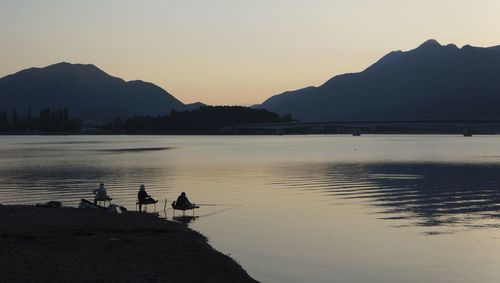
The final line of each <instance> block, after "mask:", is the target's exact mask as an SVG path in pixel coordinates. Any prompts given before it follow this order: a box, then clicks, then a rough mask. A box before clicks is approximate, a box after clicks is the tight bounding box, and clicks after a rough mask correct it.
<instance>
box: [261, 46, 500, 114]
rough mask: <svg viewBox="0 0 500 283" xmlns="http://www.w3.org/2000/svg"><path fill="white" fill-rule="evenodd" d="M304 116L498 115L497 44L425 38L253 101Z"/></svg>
mask: <svg viewBox="0 0 500 283" xmlns="http://www.w3.org/2000/svg"><path fill="white" fill-rule="evenodd" d="M257 107H260V108H265V109H267V110H269V111H273V112H276V113H278V114H280V115H285V114H288V113H291V114H292V115H293V117H294V118H297V119H299V120H302V121H333V120H337V121H338V120H400V119H410V120H419V119H500V46H494V47H489V48H480V47H472V46H469V45H466V46H464V47H462V48H458V47H457V46H455V45H453V44H449V45H445V46H443V45H441V44H439V43H438V42H437V41H435V40H429V41H426V42H425V43H423V44H422V45H420V46H419V47H418V48H416V49H414V50H411V51H407V52H402V51H394V52H391V53H389V54H387V55H386V56H384V57H383V58H381V59H380V60H379V61H378V62H376V63H375V64H373V65H371V66H370V67H368V68H367V69H366V70H364V71H362V72H360V73H351V74H343V75H339V76H335V77H333V78H332V79H330V80H328V81H327V82H326V83H324V84H323V85H321V86H319V87H308V88H304V89H300V90H296V91H289V92H285V93H282V94H279V95H276V96H273V97H271V98H269V99H268V100H266V101H265V102H264V103H262V104H261V105H259V106H257Z"/></svg>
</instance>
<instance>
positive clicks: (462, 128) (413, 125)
mask: <svg viewBox="0 0 500 283" xmlns="http://www.w3.org/2000/svg"><path fill="white" fill-rule="evenodd" d="M339 127H340V128H344V129H345V128H351V129H352V131H353V134H355V133H360V132H361V130H362V129H375V128H380V127H386V128H387V127H392V128H404V129H440V130H443V131H444V132H446V131H448V132H454V133H463V134H464V135H470V134H472V133H473V132H475V131H479V130H480V129H481V130H483V131H484V130H485V129H486V130H487V131H488V133H494V132H495V133H496V132H500V120H497V119H463V120H452V119H450V120H350V121H326V122H288V123H257V124H238V125H232V126H230V127H229V128H228V131H231V132H235V133H238V132H251V131H259V130H267V131H274V132H275V133H283V132H285V131H287V130H288V131H290V130H294V129H310V130H316V131H321V130H324V129H327V128H339ZM436 132H439V131H436Z"/></svg>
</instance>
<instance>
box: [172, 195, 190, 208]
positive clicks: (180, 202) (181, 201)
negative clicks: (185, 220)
mask: <svg viewBox="0 0 500 283" xmlns="http://www.w3.org/2000/svg"><path fill="white" fill-rule="evenodd" d="M172 206H175V207H178V208H191V207H193V204H192V203H191V202H190V201H189V200H188V198H187V197H186V193H185V192H182V193H181V195H180V196H179V197H178V198H177V201H175V203H173V204H172Z"/></svg>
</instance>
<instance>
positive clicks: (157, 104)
mask: <svg viewBox="0 0 500 283" xmlns="http://www.w3.org/2000/svg"><path fill="white" fill-rule="evenodd" d="M47 107H51V108H61V107H67V108H68V109H69V113H70V116H71V117H74V118H80V119H83V120H110V119H114V118H117V117H120V118H126V117H130V116H133V115H150V116H156V115H165V114H168V113H169V112H170V111H171V110H172V109H176V110H186V109H189V108H190V107H189V106H186V105H184V104H183V103H182V102H181V101H179V100H177V99H176V98H175V97H173V96H172V95H170V94H169V93H168V92H166V91H165V90H163V89H162V88H160V87H158V86H156V85H154V84H152V83H147V82H143V81H128V82H127V81H124V80H122V79H120V78H116V77H113V76H110V75H108V74H107V73H105V72H104V71H102V70H100V69H99V68H97V67H96V66H94V65H82V64H70V63H58V64H55V65H51V66H48V67H45V68H30V69H26V70H23V71H20V72H17V73H15V74H12V75H8V76H5V77H3V78H0V110H3V111H14V110H17V113H19V115H24V113H27V112H28V111H29V110H31V111H32V112H33V113H38V111H40V110H41V109H42V108H47Z"/></svg>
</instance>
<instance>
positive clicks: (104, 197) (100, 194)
mask: <svg viewBox="0 0 500 283" xmlns="http://www.w3.org/2000/svg"><path fill="white" fill-rule="evenodd" d="M94 195H95V197H94V204H97V202H98V201H104V203H106V201H111V200H112V198H110V197H109V196H108V193H107V191H106V188H104V184H103V183H101V184H100V185H99V188H98V189H95V190H94Z"/></svg>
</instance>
